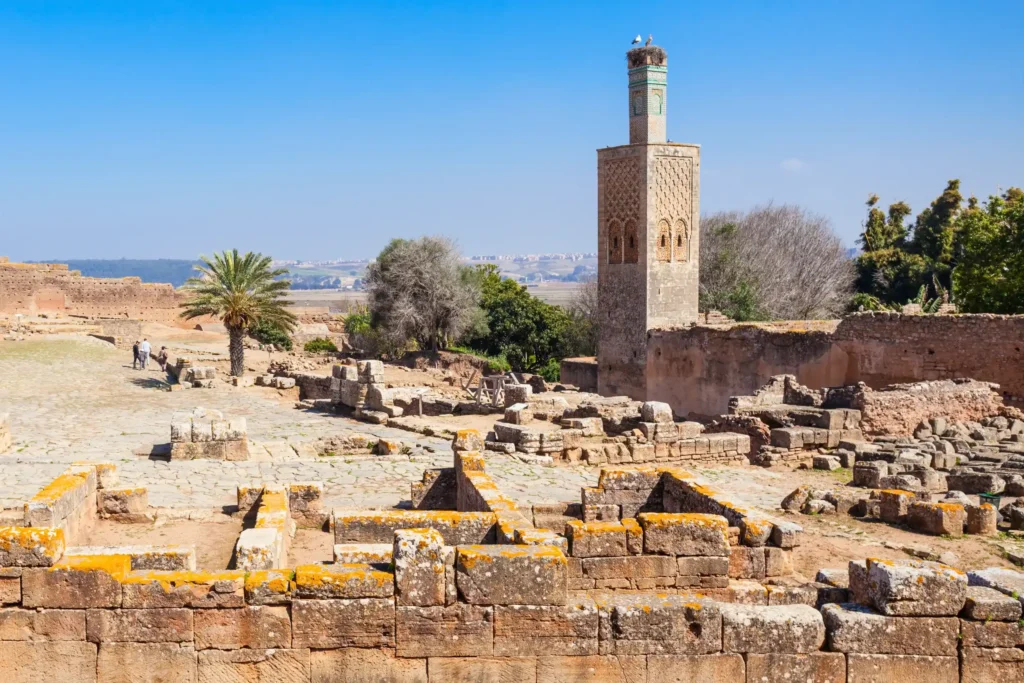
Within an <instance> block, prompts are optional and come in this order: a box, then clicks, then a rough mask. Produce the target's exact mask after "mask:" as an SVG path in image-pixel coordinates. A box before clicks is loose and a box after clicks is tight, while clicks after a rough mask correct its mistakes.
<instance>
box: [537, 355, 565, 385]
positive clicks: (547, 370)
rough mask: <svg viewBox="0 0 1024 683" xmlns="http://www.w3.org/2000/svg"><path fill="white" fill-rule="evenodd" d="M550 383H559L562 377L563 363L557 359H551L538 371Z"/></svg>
mask: <svg viewBox="0 0 1024 683" xmlns="http://www.w3.org/2000/svg"><path fill="white" fill-rule="evenodd" d="M537 374H538V375H540V376H541V377H543V378H544V379H545V381H548V382H558V381H559V380H560V379H561V376H562V363H561V361H559V360H558V359H557V358H552V359H550V360H549V361H548V362H547V363H545V364H544V365H542V366H541V368H540V369H539V370H538V371H537Z"/></svg>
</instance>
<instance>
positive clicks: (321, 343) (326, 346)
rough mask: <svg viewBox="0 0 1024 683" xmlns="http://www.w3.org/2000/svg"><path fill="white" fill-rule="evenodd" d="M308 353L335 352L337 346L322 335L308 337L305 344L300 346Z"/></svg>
mask: <svg viewBox="0 0 1024 683" xmlns="http://www.w3.org/2000/svg"><path fill="white" fill-rule="evenodd" d="M302 348H303V349H305V350H306V351H307V352H309V353H325V352H327V353H337V352H338V347H337V346H335V345H334V342H333V341H331V340H330V339H324V338H323V337H317V338H316V339H310V340H309V341H308V342H306V344H305V346H303V347H302Z"/></svg>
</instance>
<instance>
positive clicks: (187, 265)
mask: <svg viewBox="0 0 1024 683" xmlns="http://www.w3.org/2000/svg"><path fill="white" fill-rule="evenodd" d="M37 263H66V264H68V268H70V269H71V270H80V271H82V275H85V276H86V277H111V278H119V277H137V278H139V279H141V280H142V281H143V282H170V283H171V284H172V285H174V286H175V287H181V286H182V285H183V284H185V280H187V279H189V278H190V277H192V275H193V274H194V271H193V270H192V266H193V264H194V263H195V262H194V261H186V260H181V259H71V260H68V259H46V260H44V261H38V262H37Z"/></svg>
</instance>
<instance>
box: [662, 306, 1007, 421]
mask: <svg viewBox="0 0 1024 683" xmlns="http://www.w3.org/2000/svg"><path fill="white" fill-rule="evenodd" d="M1021 349H1024V316H1000V315H904V314H899V313H860V314H854V315H850V316H847V317H845V318H843V319H842V320H840V321H807V322H789V323H771V324H737V325H731V326H715V327H703V326H694V327H687V328H680V329H655V330H651V331H650V332H649V334H648V341H647V373H646V384H647V392H646V398H647V399H648V400H655V401H665V402H667V403H669V404H671V405H672V408H673V409H674V410H675V412H676V414H678V415H688V414H690V413H694V414H697V415H702V416H714V415H720V414H722V413H724V412H725V410H726V407H727V406H728V403H729V398H730V397H731V396H750V395H753V394H754V393H755V392H756V391H757V390H758V389H760V388H761V387H763V386H764V385H765V384H766V383H767V382H768V381H769V379H770V378H771V377H772V376H773V375H784V374H790V375H795V377H796V379H797V380H798V381H799V382H800V383H801V384H804V385H807V386H809V387H811V388H812V389H818V388H821V387H830V386H841V385H844V384H855V383H857V382H864V383H866V384H867V385H868V386H870V387H872V388H875V389H878V388H881V387H884V386H887V385H890V384H896V383H908V382H922V381H933V380H947V379H956V378H965V377H969V378H973V379H975V380H980V381H984V382H995V383H998V384H999V386H1000V388H1001V392H1002V394H1003V398H1004V400H1006V401H1007V402H1018V401H1021V400H1024V363H1021V362H1020V359H1021V353H1022V351H1021Z"/></svg>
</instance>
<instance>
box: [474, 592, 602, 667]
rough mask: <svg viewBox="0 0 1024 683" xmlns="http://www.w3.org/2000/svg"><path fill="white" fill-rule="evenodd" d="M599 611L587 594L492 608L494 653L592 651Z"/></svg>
mask: <svg viewBox="0 0 1024 683" xmlns="http://www.w3.org/2000/svg"><path fill="white" fill-rule="evenodd" d="M598 621H599V620H598V612H597V606H596V604H595V603H594V601H593V600H591V599H590V598H587V597H582V598H576V599H573V600H570V601H569V603H568V604H566V605H510V606H500V607H495V608H494V654H496V655H501V656H506V657H518V656H527V655H538V656H539V655H595V654H597V652H598V645H597V639H598Z"/></svg>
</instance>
